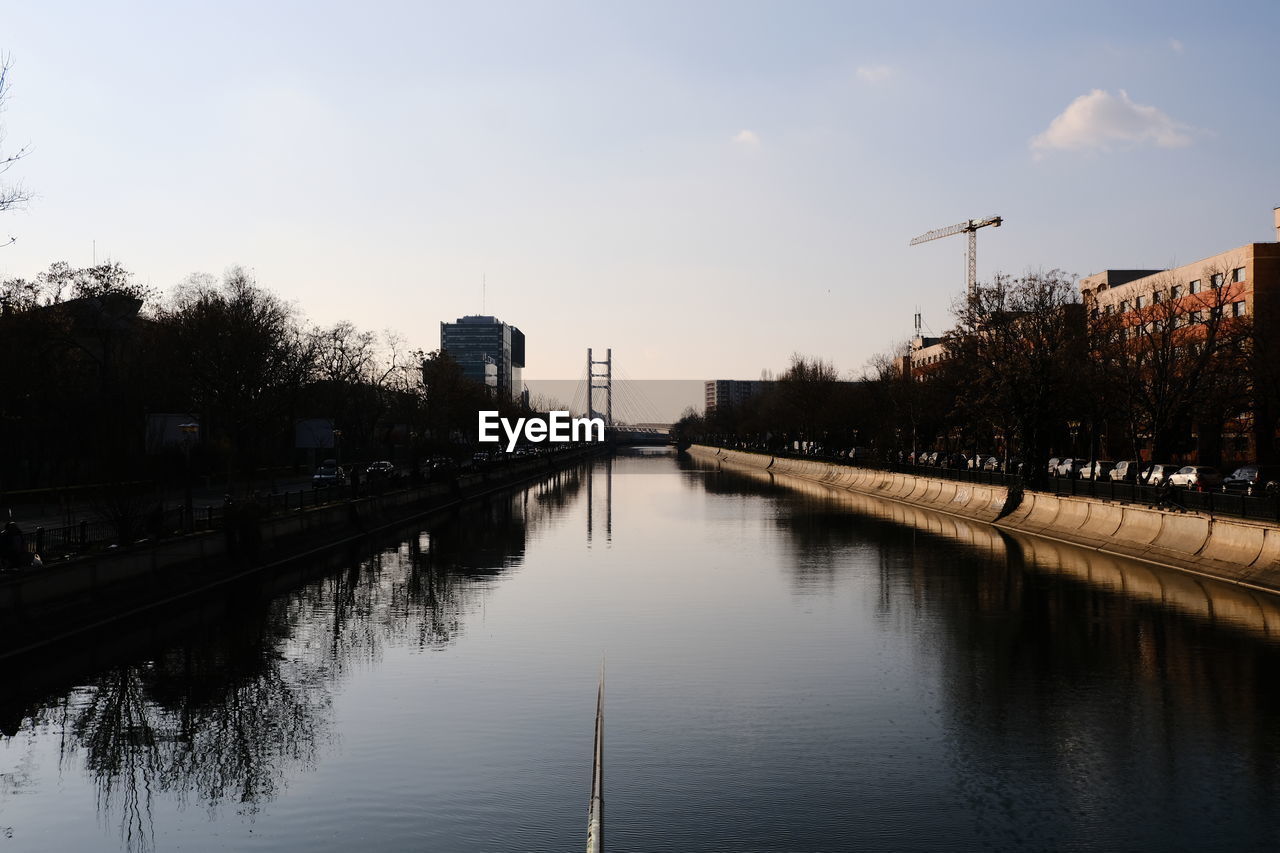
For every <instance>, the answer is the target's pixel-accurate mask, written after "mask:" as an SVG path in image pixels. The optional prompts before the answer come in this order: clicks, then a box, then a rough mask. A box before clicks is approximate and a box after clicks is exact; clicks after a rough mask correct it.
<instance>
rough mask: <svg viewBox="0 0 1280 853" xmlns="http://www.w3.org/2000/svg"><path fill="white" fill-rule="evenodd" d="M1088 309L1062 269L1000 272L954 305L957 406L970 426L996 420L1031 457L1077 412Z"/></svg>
mask: <svg viewBox="0 0 1280 853" xmlns="http://www.w3.org/2000/svg"><path fill="white" fill-rule="evenodd" d="M1082 311H1083V309H1082V307H1081V305H1080V303H1079V294H1078V293H1077V291H1076V287H1075V282H1074V280H1073V279H1072V278H1071V277H1069V276H1067V275H1066V274H1064V273H1062V272H1060V271H1058V270H1053V271H1051V272H1047V273H1032V274H1029V275H1026V276H1023V277H1021V278H1013V277H1011V276H1007V275H997V276H996V277H995V279H994V280H993V281H992V282H991V283H990V284H980V285H978V286H977V287H975V288H974V290H973V292H972V293H971V294H970V295H969V296H968V297H967V298H966V299H965V300H964V301H962V302H960V303H959V304H957V306H956V308H955V314H956V328H955V329H954V330H953V331H951V332H950V333H948V335H947V338H946V346H947V352H948V354H949V356H950V359H951V362H952V369H953V370H954V371H956V376H957V378H958V379H959V380H960V382H961V383H962V387H961V390H960V393H959V396H958V402H957V406H958V408H959V409H960V410H961V412H962V413H964V414H965V415H967V418H966V419H967V421H968V422H969V423H971V424H974V423H980V422H982V421H990V422H991V423H992V424H993V427H994V430H993V431H998V432H1002V433H1003V434H1004V435H1005V437H1006V441H1007V442H1008V445H1012V446H1014V447H1015V448H1017V449H1020V451H1021V453H1022V454H1023V455H1024V457H1025V458H1026V459H1027V461H1028V462H1033V461H1037V460H1039V459H1041V458H1042V457H1043V456H1044V455H1046V453H1045V451H1046V450H1047V448H1048V446H1049V443H1050V442H1051V441H1052V439H1053V437H1054V436H1055V435H1057V434H1059V433H1061V431H1062V429H1063V427H1064V426H1065V422H1066V419H1067V418H1068V417H1070V416H1071V414H1072V413H1074V412H1075V411H1078V400H1079V396H1080V394H1081V392H1082V383H1081V381H1080V377H1081V368H1080V365H1081V364H1082V363H1083V360H1084V354H1085V347H1084V341H1085V334H1084V332H1085V329H1084V320H1083V317H1082V316H1081V314H1082ZM1030 471H1031V472H1039V471H1041V467H1040V466H1039V465H1038V464H1033V465H1031V466H1030Z"/></svg>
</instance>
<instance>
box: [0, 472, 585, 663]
mask: <svg viewBox="0 0 1280 853" xmlns="http://www.w3.org/2000/svg"><path fill="white" fill-rule="evenodd" d="M598 452H600V448H599V447H587V448H580V449H575V450H571V451H565V452H563V453H561V454H557V455H556V456H553V457H547V458H542V457H539V458H531V459H528V460H525V461H522V462H514V463H511V464H510V465H509V466H507V467H505V468H502V469H500V470H494V471H487V472H483V473H473V474H465V475H462V476H460V477H458V478H457V479H456V480H453V481H450V482H443V483H432V484H427V485H423V486H419V487H413V488H407V489H402V490H400V491H394V492H387V493H385V494H381V495H377V496H370V497H364V498H359V499H355V500H349V501H343V502H336V503H330V504H326V505H323V506H317V507H309V508H305V509H297V510H294V511H292V512H288V513H285V514H281V515H276V516H271V517H267V518H263V519H261V520H258V521H254V522H250V523H248V524H246V523H240V524H238V525H236V526H235V527H234V529H228V530H214V531H207V532H203V533H196V534H191V535H188V536H180V537H177V538H174V539H168V540H164V541H159V542H154V543H146V544H140V545H138V546H135V547H132V548H128V549H119V550H111V551H106V552H101V553H95V554H92V555H87V556H84V557H78V558H75V559H71V560H67V561H65V562H59V563H55V564H51V565H47V566H44V567H41V568H39V569H33V570H28V571H23V572H19V573H11V574H6V575H4V576H0V577H2V579H0V660H4V659H6V658H13V657H17V656H20V655H23V654H26V653H28V652H31V651H33V650H35V649H37V648H40V647H42V646H45V645H48V644H51V643H55V642H60V641H63V640H66V639H69V638H71V637H74V636H76V635H78V634H81V633H84V632H87V631H93V630H97V629H100V628H102V627H103V626H105V625H108V624H110V623H111V622H114V621H116V620H119V619H123V618H131V617H136V616H138V615H139V614H142V613H145V612H146V611H148V610H151V609H153V608H157V607H160V606H164V605H167V604H170V603H173V602H176V601H179V600H181V599H183V598H188V597H192V596H198V595H201V594H203V593H205V592H208V591H210V590H213V589H216V588H218V587H221V586H224V585H226V584H229V583H232V582H234V581H236V580H239V579H241V578H245V577H248V576H251V575H255V574H260V573H271V572H275V571H279V570H283V569H284V568H285V567H287V566H288V565H289V564H291V563H294V562H296V561H298V560H300V559H304V558H311V557H318V556H319V555H321V554H323V553H325V552H327V551H329V550H332V549H335V548H339V547H342V546H344V545H349V544H353V543H356V542H359V541H361V540H363V539H365V538H367V537H370V536H373V535H376V534H379V533H381V532H383V531H385V530H390V529H393V528H395V527H397V526H400V525H403V524H405V523H406V522H410V521H412V520H413V519H415V518H418V517H421V516H424V515H426V514H428V513H432V512H437V511H440V510H444V509H448V508H450V507H453V506H458V505H461V504H463V503H466V502H469V501H474V500H478V499H481V498H483V497H485V496H487V495H490V494H493V493H495V492H500V491H502V490H505V489H508V488H511V487H513V486H517V485H520V484H523V483H527V482H530V481H534V480H538V479H540V478H542V477H546V476H553V475H554V474H555V473H557V472H559V471H561V470H564V469H566V468H568V467H571V466H573V465H576V464H578V463H579V462H581V461H582V460H584V459H587V458H589V457H591V456H593V455H595V454H596V453H598Z"/></svg>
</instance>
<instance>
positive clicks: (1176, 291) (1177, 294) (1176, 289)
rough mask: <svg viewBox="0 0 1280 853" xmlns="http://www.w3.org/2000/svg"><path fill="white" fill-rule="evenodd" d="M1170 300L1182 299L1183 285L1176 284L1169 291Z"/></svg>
mask: <svg viewBox="0 0 1280 853" xmlns="http://www.w3.org/2000/svg"><path fill="white" fill-rule="evenodd" d="M1169 298H1170V299H1181V298H1182V285H1180V284H1175V285H1174V286H1173V287H1172V288H1171V289H1170V290H1169Z"/></svg>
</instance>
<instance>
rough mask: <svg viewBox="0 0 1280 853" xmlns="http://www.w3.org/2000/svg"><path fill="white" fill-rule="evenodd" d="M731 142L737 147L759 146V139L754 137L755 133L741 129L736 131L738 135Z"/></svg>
mask: <svg viewBox="0 0 1280 853" xmlns="http://www.w3.org/2000/svg"><path fill="white" fill-rule="evenodd" d="M733 141H734V142H736V143H738V144H739V145H747V146H750V147H752V148H754V147H756V146H757V145H759V144H760V137H759V136H756V134H755V131H752V130H746V129H743V130H740V131H738V135H737V136H735V137H734V138H733Z"/></svg>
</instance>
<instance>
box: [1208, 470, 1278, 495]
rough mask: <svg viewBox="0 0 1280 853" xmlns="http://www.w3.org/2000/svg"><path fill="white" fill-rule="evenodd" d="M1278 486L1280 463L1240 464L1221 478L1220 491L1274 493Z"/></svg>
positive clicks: (1248, 493)
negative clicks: (1229, 474)
mask: <svg viewBox="0 0 1280 853" xmlns="http://www.w3.org/2000/svg"><path fill="white" fill-rule="evenodd" d="M1278 488H1280V465H1241V466H1240V467H1239V468H1237V469H1236V470H1234V471H1232V472H1231V476H1229V477H1224V478H1223V479H1222V491H1224V492H1241V493H1243V494H1246V495H1274V494H1276V491H1277V489H1278Z"/></svg>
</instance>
